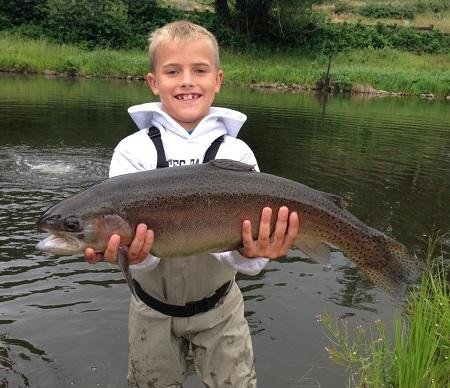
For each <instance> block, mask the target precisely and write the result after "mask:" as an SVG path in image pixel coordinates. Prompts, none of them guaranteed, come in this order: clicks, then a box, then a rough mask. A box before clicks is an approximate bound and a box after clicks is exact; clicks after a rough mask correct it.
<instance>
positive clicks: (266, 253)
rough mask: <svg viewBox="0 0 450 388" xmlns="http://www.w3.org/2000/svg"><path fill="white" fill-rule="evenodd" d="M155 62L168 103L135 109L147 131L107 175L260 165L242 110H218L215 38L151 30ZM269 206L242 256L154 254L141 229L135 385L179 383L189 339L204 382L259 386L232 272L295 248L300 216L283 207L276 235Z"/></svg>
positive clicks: (133, 316) (121, 148) (123, 149)
mask: <svg viewBox="0 0 450 388" xmlns="http://www.w3.org/2000/svg"><path fill="white" fill-rule="evenodd" d="M149 58H150V68H151V72H150V73H149V74H148V76H147V81H148V84H149V85H150V88H151V89H152V91H153V93H154V94H155V95H158V96H159V98H160V101H161V102H160V103H147V104H142V105H138V106H133V107H131V108H130V109H129V113H130V115H131V117H132V118H133V120H134V121H135V123H136V124H137V126H138V127H139V129H140V130H139V131H138V132H136V133H134V134H133V135H131V136H128V137H127V138H125V139H123V140H122V141H121V142H120V143H119V144H118V146H117V147H116V149H115V151H114V155H113V158H112V161H111V166H110V176H114V175H120V174H125V173H131V172H136V171H142V170H149V169H154V168H158V167H159V168H162V167H170V166H178V165H183V164H189V163H191V164H192V163H201V162H204V161H206V159H214V157H217V158H218V159H234V160H238V161H241V162H245V163H249V164H254V165H256V159H255V157H254V155H253V152H252V151H251V150H250V148H249V147H248V146H247V145H246V144H245V143H244V142H242V141H241V140H238V139H236V136H237V134H238V132H239V129H240V127H241V126H242V124H243V123H244V121H245V120H246V117H245V115H243V114H242V113H240V112H237V111H233V110H230V109H224V108H215V107H214V108H213V107H211V104H212V102H213V100H214V97H215V94H216V93H217V92H219V90H220V87H221V84H222V80H223V71H222V70H221V69H220V67H219V66H220V65H219V52H218V46H217V41H216V39H215V38H214V36H213V35H212V34H211V33H210V32H208V31H207V30H205V29H204V28H202V27H200V26H197V25H195V24H192V23H190V22H186V21H180V22H175V23H171V24H168V25H166V26H164V27H162V28H160V29H158V30H156V31H154V32H153V33H152V35H151V37H150V47H149ZM216 139H218V140H216ZM271 212H272V210H271V209H270V208H265V209H264V210H263V212H262V215H261V223H260V228H259V236H258V239H257V240H256V241H254V240H253V238H252V234H251V225H250V222H249V221H244V223H243V232H242V236H243V242H244V247H243V248H242V249H241V250H240V251H239V252H223V253H218V254H203V255H197V256H195V257H183V258H176V259H174V258H170V259H160V258H157V257H153V256H151V255H149V252H150V250H151V248H152V244H153V240H154V234H153V232H152V231H151V230H148V229H147V226H146V225H144V224H140V225H138V227H137V229H136V236H135V238H134V240H133V242H132V244H131V245H130V247H129V250H128V259H129V263H130V264H131V267H130V268H131V270H132V274H133V278H134V279H135V285H136V289H137V293H138V296H139V298H138V299H137V298H132V300H131V305H130V316H129V363H128V383H129V386H130V387H144V386H151V387H180V386H181V385H182V383H183V382H184V380H185V379H186V377H187V374H186V373H187V371H186V355H187V352H188V348H189V344H191V346H192V350H193V354H194V360H195V365H196V368H197V370H198V372H199V374H200V376H201V379H202V381H203V383H204V384H205V385H206V386H208V387H224V386H230V387H255V386H256V376H255V370H254V366H253V351H252V344H251V339H250V333H249V328H248V324H247V321H246V319H245V318H244V306H243V298H242V294H241V292H240V290H239V287H238V286H237V284H236V282H235V280H234V278H235V275H236V271H240V272H243V273H246V274H256V273H258V272H259V271H260V270H261V269H262V268H263V267H264V265H265V264H266V263H267V261H268V259H269V258H273V259H274V258H278V257H282V256H285V255H286V254H287V252H288V250H289V248H290V246H291V245H292V244H293V242H294V240H295V237H296V236H297V232H298V223H299V222H298V216H297V215H296V214H295V213H291V214H290V215H289V211H288V209H287V208H286V207H283V208H281V209H280V210H279V213H278V219H277V223H276V227H275V231H274V233H273V235H272V236H270V218H271ZM218 222H220V220H218ZM193 238H195V236H193ZM118 246H119V236H117V235H113V236H111V239H110V242H109V244H108V247H107V249H106V251H105V253H104V258H105V259H106V260H107V261H109V262H111V263H115V262H116V256H117V249H118ZM85 255H86V260H87V261H89V262H90V263H94V262H96V261H97V257H96V255H95V253H94V251H93V250H92V249H89V248H88V249H87V250H86V252H85Z"/></svg>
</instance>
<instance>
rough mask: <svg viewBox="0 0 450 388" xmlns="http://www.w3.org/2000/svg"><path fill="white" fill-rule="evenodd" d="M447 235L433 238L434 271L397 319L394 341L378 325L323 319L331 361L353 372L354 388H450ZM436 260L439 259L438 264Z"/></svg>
mask: <svg viewBox="0 0 450 388" xmlns="http://www.w3.org/2000/svg"><path fill="white" fill-rule="evenodd" d="M442 240H443V236H438V235H437V234H433V235H432V236H430V237H429V239H428V247H427V252H426V254H425V256H426V259H427V261H428V262H429V266H430V271H429V272H428V273H426V274H425V275H424V276H423V278H422V281H421V284H420V287H419V288H418V289H417V290H414V291H412V293H411V295H410V296H409V298H408V299H407V301H406V303H405V305H404V306H403V307H404V309H403V313H402V314H398V315H397V316H396V318H395V320H394V330H393V331H394V333H393V335H394V338H393V339H390V338H389V337H390V336H389V335H388V330H387V329H386V325H385V324H384V323H382V322H381V321H379V320H378V321H376V322H375V325H369V326H368V327H367V328H363V327H362V326H358V327H356V328H353V329H352V328H351V327H350V326H349V322H348V321H345V320H338V321H336V320H334V319H333V318H332V317H330V315H328V314H325V315H323V316H320V317H319V320H320V322H322V324H323V325H324V326H325V328H326V329H327V331H328V334H327V337H328V338H329V339H330V341H331V346H330V348H326V350H327V351H328V353H329V355H330V358H331V359H332V360H333V361H334V362H335V363H337V364H339V365H343V366H345V367H346V368H347V370H348V373H349V382H348V386H349V387H360V388H361V387H364V388H369V387H395V388H422V387H435V388H444V387H449V386H450V292H449V284H448V278H447V277H448V274H449V269H448V263H446V261H445V260H444V252H443V249H442V247H441V249H440V253H439V255H437V257H436V255H435V252H436V250H437V248H438V246H439V245H440V244H439V242H440V241H442ZM433 258H434V259H433Z"/></svg>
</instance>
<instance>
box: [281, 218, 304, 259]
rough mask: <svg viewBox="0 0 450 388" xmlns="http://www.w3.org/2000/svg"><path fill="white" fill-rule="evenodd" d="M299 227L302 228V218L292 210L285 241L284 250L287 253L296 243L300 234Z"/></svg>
mask: <svg viewBox="0 0 450 388" xmlns="http://www.w3.org/2000/svg"><path fill="white" fill-rule="evenodd" d="M299 228H300V219H299V217H298V214H297V212H292V213H291V214H290V215H289V226H288V229H287V232H286V235H285V237H284V242H283V250H284V251H285V254H287V252H288V251H289V249H290V248H291V247H292V245H294V243H295V240H296V239H297V236H298V231H299Z"/></svg>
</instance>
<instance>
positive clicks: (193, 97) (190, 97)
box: [175, 94, 201, 101]
mask: <svg viewBox="0 0 450 388" xmlns="http://www.w3.org/2000/svg"><path fill="white" fill-rule="evenodd" d="M200 97H201V94H178V95H177V96H175V98H176V99H177V100H181V101H192V100H196V99H198V98H200Z"/></svg>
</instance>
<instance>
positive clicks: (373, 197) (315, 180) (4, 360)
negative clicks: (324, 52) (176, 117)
mask: <svg viewBox="0 0 450 388" xmlns="http://www.w3.org/2000/svg"><path fill="white" fill-rule="evenodd" d="M0 82H1V88H0V101H1V102H2V103H1V104H0V126H1V127H0V131H1V132H0V133H1V137H0V177H1V182H2V184H1V187H0V193H1V197H0V244H1V249H0V387H3V386H14V387H16V386H17V387H28V386H31V387H41V386H42V387H44V386H48V387H53V386H55V387H56V386H66V385H74V386H79V387H88V386H100V387H123V386H124V384H125V383H124V381H125V374H126V357H127V354H126V353H127V334H126V332H127V313H128V302H129V297H130V296H129V291H128V289H127V287H126V286H125V285H124V281H123V279H122V277H121V274H120V273H119V272H118V271H117V269H116V268H114V267H111V266H109V265H107V264H104V263H101V264H98V265H95V266H90V265H87V264H86V263H85V262H84V260H83V259H82V258H81V257H75V256H70V257H60V258H57V257H54V256H51V255H47V254H43V253H40V252H37V251H36V250H35V248H34V246H35V244H36V243H37V241H39V240H40V239H41V238H42V237H43V236H44V235H43V234H42V233H40V232H39V231H37V230H36V228H35V221H36V219H37V218H38V216H39V215H40V214H41V212H42V211H44V210H45V209H46V208H47V207H48V206H50V205H51V204H53V203H55V202H56V201H58V200H60V199H62V198H66V197H68V196H70V195H72V194H74V193H75V192H77V191H79V190H80V189H81V188H83V187H86V186H88V185H90V184H92V183H94V182H96V181H99V180H101V179H104V178H106V176H107V171H108V163H109V159H110V157H111V154H112V149H113V147H114V145H115V144H116V143H117V142H118V141H119V140H120V139H121V138H123V137H124V136H126V135H127V134H129V133H131V132H132V131H134V127H133V124H132V123H131V120H129V118H128V116H127V113H126V108H127V107H128V106H129V105H132V104H135V103H141V102H144V101H146V100H149V99H150V98H151V96H150V94H149V92H148V91H147V89H146V87H145V85H144V84H143V83H127V82H116V81H94V80H80V81H73V80H58V79H55V80H45V79H43V78H39V77H11V76H0ZM217 104H218V105H222V106H226V107H230V108H235V109H238V110H241V111H243V112H245V113H246V114H247V115H248V122H247V124H246V126H245V127H244V129H243V131H242V134H241V137H242V138H243V139H244V140H245V141H247V142H248V143H249V144H250V145H251V147H252V149H253V150H254V151H255V153H256V155H257V158H258V160H259V164H260V167H261V168H262V169H263V170H264V171H266V172H270V173H274V174H278V175H282V176H286V177H289V178H291V179H294V180H298V181H301V182H303V183H305V184H308V185H310V186H313V187H315V188H317V189H320V190H323V191H328V192H333V193H336V194H340V195H343V196H344V198H345V200H346V201H347V202H348V204H349V207H350V211H351V212H352V213H354V214H355V215H357V216H358V217H360V218H361V219H362V220H364V221H365V222H366V223H368V224H370V225H372V226H374V227H376V228H378V229H380V230H382V231H384V232H386V233H388V234H392V235H394V236H395V237H396V238H398V239H399V240H401V241H403V242H405V243H406V244H407V245H408V246H410V247H411V248H413V249H414V250H419V249H420V248H421V246H422V242H421V240H420V239H421V236H422V235H423V234H426V233H427V232H430V230H431V228H432V227H433V225H436V226H437V227H438V228H440V229H441V230H444V231H445V230H449V226H450V215H449V213H448V198H450V187H449V185H450V184H449V182H450V179H449V178H450V176H449V174H450V144H449V142H450V124H449V123H450V109H448V107H449V104H448V103H446V102H444V101H422V100H416V99H399V98H385V99H381V98H376V99H372V100H361V99H349V98H344V97H333V98H329V99H327V100H326V101H325V100H323V99H320V98H316V97H315V96H314V95H307V94H290V93H270V92H255V91H250V90H232V89H228V90H224V91H223V92H222V93H221V94H220V96H219V97H218V99H217ZM238 279H239V284H240V286H241V289H242V291H243V294H244V299H245V303H246V317H247V319H248V321H249V325H250V329H251V332H252V335H253V339H254V347H255V354H256V368H257V371H258V376H259V386H260V387H263V388H265V387H275V386H276V387H313V386H321V387H336V386H345V385H346V377H345V371H343V370H340V369H339V368H338V367H336V366H335V365H333V364H331V363H330V361H329V360H328V355H327V353H326V352H324V351H323V347H324V346H325V345H326V344H327V339H326V338H325V337H324V335H323V333H322V329H321V326H320V324H318V323H317V322H316V320H315V316H316V315H318V314H323V313H324V312H329V313H331V314H334V315H336V316H339V317H346V318H348V319H352V320H357V321H358V322H360V321H373V320H375V319H378V318H382V319H386V320H388V321H390V320H392V315H393V313H394V310H395V305H394V303H393V302H392V301H391V300H390V298H389V297H388V296H387V295H386V294H385V293H383V292H382V291H380V290H378V289H377V288H375V287H373V286H372V285H371V284H370V283H369V282H368V281H367V280H366V279H365V278H364V277H362V276H361V274H360V272H359V271H358V270H357V268H356V267H355V266H354V265H353V264H352V263H350V262H349V261H348V260H347V259H346V258H345V257H344V256H343V255H342V254H341V253H340V252H333V254H332V261H331V265H330V266H329V267H323V266H322V265H318V264H316V263H314V262H313V261H311V260H310V259H308V258H306V257H304V255H303V254H302V253H301V252H299V251H297V250H292V252H291V253H290V254H289V256H288V257H287V258H285V259H283V260H280V261H279V262H271V263H269V265H268V266H267V267H266V268H265V269H264V270H263V271H261V273H260V274H259V275H257V276H254V277H248V276H245V275H239V276H238ZM274 370H275V371H276V373H274V372H273V371H274ZM8 384H9V385H8ZM186 386H187V387H188V388H189V387H194V386H198V381H197V380H195V378H194V377H191V378H190V380H189V381H188V383H187V385H186Z"/></svg>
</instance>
